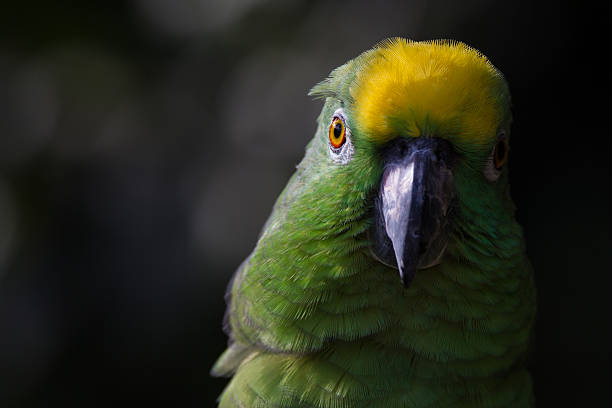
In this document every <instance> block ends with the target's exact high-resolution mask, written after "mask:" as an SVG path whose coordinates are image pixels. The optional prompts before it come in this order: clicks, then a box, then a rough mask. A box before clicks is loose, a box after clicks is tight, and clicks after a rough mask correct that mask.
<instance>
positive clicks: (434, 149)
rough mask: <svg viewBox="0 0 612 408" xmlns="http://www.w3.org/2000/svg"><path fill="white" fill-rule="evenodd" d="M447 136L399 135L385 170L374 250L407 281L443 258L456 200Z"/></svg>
mask: <svg viewBox="0 0 612 408" xmlns="http://www.w3.org/2000/svg"><path fill="white" fill-rule="evenodd" d="M453 155H454V152H453V151H452V147H451V146H450V144H449V143H448V142H447V141H444V140H442V139H437V138H416V139H411V140H410V139H405V138H398V139H396V140H394V141H392V142H390V144H389V146H387V148H386V149H385V152H384V163H385V164H384V171H383V176H382V179H381V183H380V187H379V192H378V195H377V197H376V204H375V209H374V223H373V227H372V229H371V231H370V238H371V241H372V246H371V250H372V253H373V255H374V256H375V257H376V258H377V259H378V260H379V261H381V262H382V263H384V264H386V265H389V266H392V267H395V268H397V269H398V270H399V273H400V277H401V280H402V282H403V284H404V286H408V285H409V284H410V282H412V280H413V279H414V276H415V273H416V270H417V269H424V268H428V267H431V266H434V265H436V264H437V263H439V262H440V259H441V258H442V256H443V254H444V251H445V249H446V245H447V242H448V230H449V227H450V218H451V213H452V208H453V203H454V197H455V192H454V185H453V174H452V171H451V165H452V162H453V158H454V156H453Z"/></svg>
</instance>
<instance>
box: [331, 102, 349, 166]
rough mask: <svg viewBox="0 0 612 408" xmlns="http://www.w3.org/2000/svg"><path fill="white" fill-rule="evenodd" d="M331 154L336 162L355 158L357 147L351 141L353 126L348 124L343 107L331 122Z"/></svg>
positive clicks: (345, 161) (336, 112) (344, 161)
mask: <svg viewBox="0 0 612 408" xmlns="http://www.w3.org/2000/svg"><path fill="white" fill-rule="evenodd" d="M328 133H329V155H330V156H331V159H332V160H333V161H334V163H338V164H347V163H348V162H350V161H351V159H352V158H353V153H354V152H355V149H354V147H353V143H352V142H351V128H350V127H349V126H348V125H347V122H346V115H345V113H344V110H343V109H342V108H340V109H337V110H336V111H335V112H334V114H333V116H332V118H331V123H330V124H329V130H328Z"/></svg>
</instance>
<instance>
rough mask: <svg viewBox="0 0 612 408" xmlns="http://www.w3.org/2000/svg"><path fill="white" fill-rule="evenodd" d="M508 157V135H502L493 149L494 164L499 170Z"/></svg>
mask: <svg viewBox="0 0 612 408" xmlns="http://www.w3.org/2000/svg"><path fill="white" fill-rule="evenodd" d="M507 158H508V139H506V136H502V137H501V138H500V139H499V141H498V142H497V144H496V145H495V149H494V151H493V164H495V168H496V169H497V170H501V168H502V167H503V165H504V163H505V162H506V159H507Z"/></svg>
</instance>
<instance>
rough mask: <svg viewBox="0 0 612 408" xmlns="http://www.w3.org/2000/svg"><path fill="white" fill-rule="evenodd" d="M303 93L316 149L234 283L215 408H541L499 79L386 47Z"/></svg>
mask: <svg viewBox="0 0 612 408" xmlns="http://www.w3.org/2000/svg"><path fill="white" fill-rule="evenodd" d="M309 95H311V96H312V97H314V98H319V99H322V100H323V101H324V102H323V103H324V105H323V109H322V111H321V113H320V115H319V117H318V120H317V128H316V132H315V135H314V138H313V139H312V140H311V141H310V142H309V143H308V144H307V146H306V153H305V156H304V158H303V159H302V161H301V162H300V163H299V165H298V166H297V167H296V170H295V173H294V174H293V175H292V176H291V178H290V179H289V181H288V184H287V185H286V187H285V188H284V190H283V191H282V192H281V194H280V196H279V197H278V199H277V201H276V202H275V204H274V206H273V209H272V213H271V215H270V216H269V218H268V220H267V221H266V223H265V225H264V227H263V229H262V231H261V233H260V235H259V237H258V240H257V243H256V245H255V248H254V250H253V251H252V253H251V254H250V255H249V256H248V257H247V258H246V260H244V261H243V263H242V264H241V265H240V266H239V267H238V269H237V270H236V272H235V273H234V275H233V277H232V279H231V281H230V283H229V286H228V290H227V293H226V302H227V309H226V313H225V317H224V325H223V326H224V330H225V332H226V333H227V335H228V337H229V340H228V347H227V349H226V350H225V351H224V352H223V353H222V354H221V356H220V357H219V358H218V360H217V361H216V363H215V364H214V366H213V368H212V370H211V374H212V375H213V376H225V377H230V378H231V379H230V380H229V382H228V384H227V385H226V387H225V389H224V390H223V391H222V393H221V395H220V396H219V398H218V400H217V404H218V406H219V407H220V408H230V407H244V408H251V407H277V408H286V407H287V408H288V407H292V408H296V407H297V408H305V407H316V408H353V407H385V408H387V407H392V408H393V407H397V408H399V407H528V406H534V404H535V397H534V394H533V384H532V378H531V375H530V373H529V371H528V370H527V356H528V354H529V352H530V349H531V347H530V343H531V342H532V331H533V325H534V319H535V313H536V291H535V283H534V274H533V269H532V266H531V263H530V261H529V259H528V257H527V254H526V246H525V240H524V234H523V231H522V227H521V226H520V225H519V224H518V222H517V221H516V219H515V210H516V207H515V204H514V203H513V201H512V199H511V197H510V190H509V182H508V154H509V142H510V125H511V122H512V113H511V100H510V91H509V86H508V84H507V82H506V80H505V78H504V76H503V74H502V73H501V72H500V71H499V70H498V69H497V68H496V67H495V66H494V65H493V64H492V62H491V61H490V60H489V59H488V58H487V57H486V56H485V55H484V54H482V53H481V52H480V51H478V50H476V49H474V48H472V47H470V46H468V45H466V44H465V43H463V42H460V41H456V40H430V41H414V40H409V39H405V38H390V39H387V40H384V41H382V42H380V43H378V44H377V45H375V46H374V47H373V48H371V49H369V50H367V51H365V52H363V53H362V54H360V55H359V56H357V57H356V58H354V59H352V60H350V61H348V62H347V63H345V64H344V65H342V66H340V67H338V68H336V69H334V70H333V71H332V72H331V73H330V74H329V76H328V77H327V78H326V79H324V80H323V81H322V82H320V83H319V84H317V85H315V86H314V87H313V88H312V90H311V91H310V93H309ZM279 120H280V121H281V122H282V123H283V126H286V128H287V134H286V137H287V142H288V143H291V139H292V138H294V137H295V136H294V135H295V134H296V133H295V132H296V130H297V129H292V128H291V123H290V122H291V121H290V118H279Z"/></svg>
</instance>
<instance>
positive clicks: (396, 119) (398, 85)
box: [298, 38, 514, 287]
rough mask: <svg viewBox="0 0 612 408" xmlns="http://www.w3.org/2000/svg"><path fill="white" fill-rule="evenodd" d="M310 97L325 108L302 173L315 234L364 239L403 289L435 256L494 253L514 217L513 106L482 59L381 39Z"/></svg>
mask: <svg viewBox="0 0 612 408" xmlns="http://www.w3.org/2000/svg"><path fill="white" fill-rule="evenodd" d="M310 94H311V95H313V96H316V97H321V98H325V100H326V103H325V106H324V108H323V111H322V113H321V116H320V117H319V129H318V131H317V135H316V136H315V139H314V140H313V142H312V143H311V145H310V149H309V151H308V153H307V156H306V159H305V161H304V162H303V163H306V165H304V166H303V165H300V167H302V166H303V167H304V169H303V170H302V171H305V172H309V173H310V174H309V175H310V176H311V177H309V178H308V179H309V180H311V182H312V183H314V184H313V187H312V188H311V190H312V191H317V197H316V200H312V201H310V202H309V204H308V205H307V206H308V207H309V208H308V210H310V211H316V212H317V214H316V216H315V218H316V219H317V221H318V223H317V225H319V226H320V228H327V229H328V230H329V231H330V232H333V231H335V233H336V234H341V233H345V232H347V231H353V232H355V231H356V230H357V232H361V235H362V236H363V237H365V238H364V239H366V240H367V242H368V246H367V249H368V252H369V255H370V256H371V257H373V258H374V259H376V260H377V261H379V262H382V263H383V264H385V265H387V266H390V267H392V268H395V269H397V270H398V272H399V276H400V278H401V281H402V283H403V285H404V286H405V287H408V286H409V285H410V283H411V282H412V280H413V279H414V278H415V275H416V274H417V270H426V269H427V268H430V267H433V266H435V265H437V264H438V263H440V262H441V261H442V259H443V258H444V256H455V257H456V258H463V259H466V260H467V261H470V260H471V259H470V258H471V256H472V255H473V254H474V252H478V251H479V250H480V249H482V250H483V251H489V252H490V251H495V250H497V249H496V248H495V245H492V244H491V240H492V238H494V237H495V236H496V234H503V231H500V228H501V227H500V226H503V225H506V223H505V221H506V220H505V217H512V216H513V208H514V207H513V204H512V202H511V200H510V198H509V195H508V182H507V169H506V168H507V156H508V150H509V144H508V143H509V137H510V133H509V130H510V129H509V126H510V122H511V112H510V94H509V90H508V86H507V84H506V82H505V80H504V78H503V76H502V74H501V73H500V72H499V71H498V70H497V69H496V68H495V67H494V66H493V65H492V64H491V63H490V62H489V60H488V59H487V58H486V57H485V56H483V55H482V54H480V53H479V52H478V51H476V50H474V49H472V48H470V47H468V46H467V45H465V44H463V43H460V42H455V41H430V42H413V41H408V40H404V39H399V38H396V39H390V40H387V41H385V42H383V43H381V44H379V45H378V46H377V47H375V48H374V49H372V50H370V51H367V52H365V53H363V54H361V55H360V56H359V57H357V58H355V59H354V60H351V61H349V62H348V63H346V64H345V65H343V66H341V67H339V68H337V69H336V70H334V71H333V72H332V73H331V74H330V76H329V77H328V78H327V79H326V80H324V81H323V82H321V83H319V84H318V85H316V86H315V87H314V88H313V89H312V90H311V93H310ZM298 172H300V168H299V167H298ZM314 185H316V188H315V187H314ZM303 190H304V193H305V194H307V192H308V190H310V189H309V188H307V187H304V188H303ZM321 192H323V194H320V193H321ZM304 210H306V209H304ZM360 220H363V222H359V221H360ZM356 224H358V226H356ZM353 236H355V235H354V234H353ZM500 250H502V249H500ZM419 273H421V272H419Z"/></svg>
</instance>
